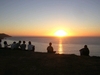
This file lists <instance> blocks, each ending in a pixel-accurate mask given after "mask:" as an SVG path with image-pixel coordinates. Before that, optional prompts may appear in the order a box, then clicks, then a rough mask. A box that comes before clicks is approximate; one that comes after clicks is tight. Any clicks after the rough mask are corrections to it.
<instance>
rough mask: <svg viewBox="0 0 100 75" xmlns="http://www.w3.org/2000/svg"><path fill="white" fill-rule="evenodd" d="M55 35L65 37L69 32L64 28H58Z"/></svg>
mask: <svg viewBox="0 0 100 75" xmlns="http://www.w3.org/2000/svg"><path fill="white" fill-rule="evenodd" d="M55 35H56V36H59V37H63V36H66V35H67V33H66V32H65V31H64V30H58V31H56V32H55Z"/></svg>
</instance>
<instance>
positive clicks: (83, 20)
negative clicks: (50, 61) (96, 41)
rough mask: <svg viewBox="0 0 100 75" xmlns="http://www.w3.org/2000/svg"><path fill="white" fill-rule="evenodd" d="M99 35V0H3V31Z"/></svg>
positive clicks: (0, 29) (0, 9) (0, 2)
mask: <svg viewBox="0 0 100 75" xmlns="http://www.w3.org/2000/svg"><path fill="white" fill-rule="evenodd" d="M58 30H64V31H65V32H66V33H67V36H100V0H0V33H6V34H9V35H11V36H54V35H55V34H54V33H55V32H56V31H58Z"/></svg>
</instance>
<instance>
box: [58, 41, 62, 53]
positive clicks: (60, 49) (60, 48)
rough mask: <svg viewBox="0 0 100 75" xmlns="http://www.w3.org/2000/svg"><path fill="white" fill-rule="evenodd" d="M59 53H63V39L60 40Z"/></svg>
mask: <svg viewBox="0 0 100 75" xmlns="http://www.w3.org/2000/svg"><path fill="white" fill-rule="evenodd" d="M58 52H59V54H62V53H63V48H62V40H61V39H60V40H59V49H58Z"/></svg>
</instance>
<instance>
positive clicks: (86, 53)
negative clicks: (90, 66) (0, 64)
mask: <svg viewBox="0 0 100 75" xmlns="http://www.w3.org/2000/svg"><path fill="white" fill-rule="evenodd" d="M8 46H11V49H12V50H14V49H18V50H19V49H20V50H26V44H25V41H23V43H22V44H21V41H19V42H18V43H16V42H13V44H11V45H8V44H7V41H4V48H9V47H8ZM0 48H2V45H1V39H0ZM27 50H33V51H34V50H35V46H34V45H32V44H31V41H29V42H28V49H27ZM79 51H80V55H81V56H89V53H90V52H89V49H88V47H87V45H85V46H84V48H82V49H80V50H79ZM47 53H56V51H54V49H53V47H52V43H51V42H50V43H49V46H48V47H47Z"/></svg>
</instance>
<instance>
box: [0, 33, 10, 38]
mask: <svg viewBox="0 0 100 75" xmlns="http://www.w3.org/2000/svg"><path fill="white" fill-rule="evenodd" d="M5 37H11V36H10V35H8V34H5V33H0V39H3V38H5Z"/></svg>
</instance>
